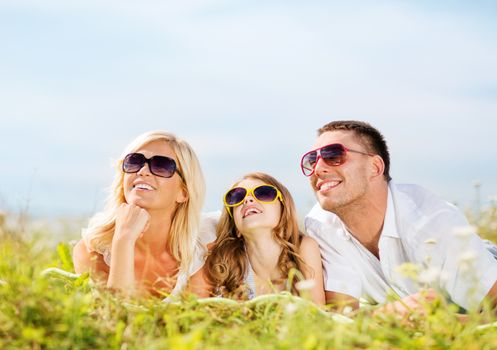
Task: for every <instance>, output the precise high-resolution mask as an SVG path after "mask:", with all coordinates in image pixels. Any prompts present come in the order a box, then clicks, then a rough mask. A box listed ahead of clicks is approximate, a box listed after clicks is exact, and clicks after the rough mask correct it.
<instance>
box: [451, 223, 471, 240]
mask: <svg viewBox="0 0 497 350" xmlns="http://www.w3.org/2000/svg"><path fill="white" fill-rule="evenodd" d="M476 230H477V228H476V226H472V225H469V226H459V227H455V228H454V229H453V230H452V233H453V234H454V236H456V237H460V238H464V237H468V236H471V235H472V234H474V233H475V232H476Z"/></svg>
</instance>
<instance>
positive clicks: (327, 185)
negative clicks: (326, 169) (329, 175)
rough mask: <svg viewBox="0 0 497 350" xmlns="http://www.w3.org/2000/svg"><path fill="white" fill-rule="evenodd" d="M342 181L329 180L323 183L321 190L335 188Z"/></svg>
mask: <svg viewBox="0 0 497 350" xmlns="http://www.w3.org/2000/svg"><path fill="white" fill-rule="evenodd" d="M339 183H340V182H339V181H329V182H325V183H324V184H322V185H321V188H320V190H321V191H325V190H328V189H330V188H333V187H335V186H336V185H338V184H339Z"/></svg>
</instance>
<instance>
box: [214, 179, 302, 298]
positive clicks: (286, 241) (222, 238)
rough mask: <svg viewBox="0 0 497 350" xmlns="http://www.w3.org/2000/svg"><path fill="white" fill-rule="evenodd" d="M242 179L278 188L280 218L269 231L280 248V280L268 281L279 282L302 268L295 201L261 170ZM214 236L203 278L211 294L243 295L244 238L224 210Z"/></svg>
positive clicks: (244, 287)
mask: <svg viewBox="0 0 497 350" xmlns="http://www.w3.org/2000/svg"><path fill="white" fill-rule="evenodd" d="M245 179H255V180H260V181H262V182H264V183H266V184H270V185H273V186H275V187H276V188H277V189H279V190H280V192H281V194H282V197H283V203H282V206H281V217H280V221H279V223H278V225H277V226H276V227H275V228H274V230H273V238H274V239H275V241H276V242H278V244H279V245H280V246H281V247H282V251H281V254H280V256H279V259H278V268H279V271H280V272H281V279H279V280H277V281H272V282H273V283H277V284H279V283H282V282H284V281H285V280H287V278H288V275H289V273H290V270H291V269H297V270H302V268H303V267H304V265H305V263H304V261H303V260H302V258H301V257H300V255H299V253H298V251H299V247H300V240H301V233H300V231H299V227H298V222H297V214H296V209H295V203H294V201H293V199H292V196H291V195H290V192H289V191H288V189H287V188H286V187H285V186H283V185H282V184H281V183H280V182H279V181H277V180H276V179H275V178H273V177H272V176H270V175H267V174H264V173H250V174H247V175H245V176H244V177H243V178H242V179H241V180H240V181H238V182H237V183H235V184H234V185H233V186H232V187H235V186H236V185H237V184H238V183H239V182H241V181H242V180H245ZM216 233H217V239H216V241H215V242H214V244H213V248H212V250H211V251H210V253H209V254H208V256H207V259H206V262H205V264H206V269H205V271H206V279H207V281H208V282H209V283H210V284H211V285H212V286H213V294H214V295H221V296H225V297H232V298H237V299H244V298H246V297H247V288H246V285H245V277H246V275H247V272H248V257H247V252H246V249H245V240H244V238H243V236H242V235H240V233H239V232H238V229H237V228H236V226H235V222H234V219H233V218H232V217H231V215H230V214H229V212H228V210H227V209H226V210H223V213H222V214H221V218H220V219H219V222H218V225H217V227H216ZM296 282H297V280H296V278H292V287H291V289H292V291H293V292H296V289H295V283H296Z"/></svg>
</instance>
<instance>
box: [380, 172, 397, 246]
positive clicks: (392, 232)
mask: <svg viewBox="0 0 497 350" xmlns="http://www.w3.org/2000/svg"><path fill="white" fill-rule="evenodd" d="M392 188H393V183H392V182H391V181H390V183H389V184H388V198H387V210H386V211H385V220H384V221H383V229H382V230H381V235H382V236H387V237H393V238H399V233H398V232H397V224H396V218H395V206H394V198H393V193H392Z"/></svg>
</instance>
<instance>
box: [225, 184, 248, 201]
mask: <svg viewBox="0 0 497 350" xmlns="http://www.w3.org/2000/svg"><path fill="white" fill-rule="evenodd" d="M246 195H247V190H246V189H244V188H243V187H235V188H232V189H231V190H229V191H228V193H226V196H225V197H224V199H225V201H226V204H228V205H235V204H238V203H240V202H241V201H243V199H244V198H245V196H246Z"/></svg>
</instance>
